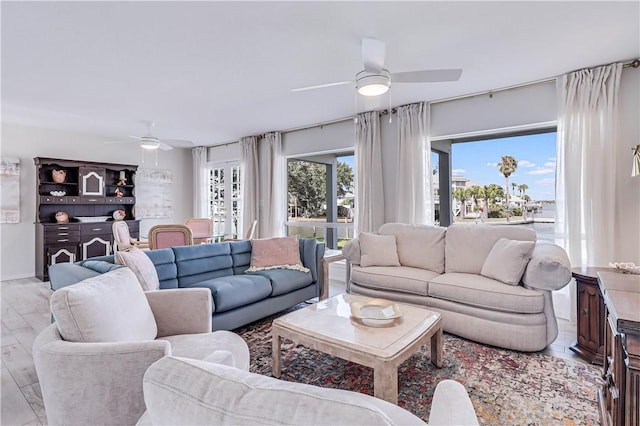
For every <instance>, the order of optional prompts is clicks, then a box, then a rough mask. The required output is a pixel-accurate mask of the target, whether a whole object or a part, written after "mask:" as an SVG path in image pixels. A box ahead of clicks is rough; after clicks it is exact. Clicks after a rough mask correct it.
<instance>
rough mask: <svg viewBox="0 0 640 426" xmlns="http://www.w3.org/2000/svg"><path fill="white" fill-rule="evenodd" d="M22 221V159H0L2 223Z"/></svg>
mask: <svg viewBox="0 0 640 426" xmlns="http://www.w3.org/2000/svg"><path fill="white" fill-rule="evenodd" d="M19 222H20V159H19V158H8V157H7V158H2V159H0V223H19Z"/></svg>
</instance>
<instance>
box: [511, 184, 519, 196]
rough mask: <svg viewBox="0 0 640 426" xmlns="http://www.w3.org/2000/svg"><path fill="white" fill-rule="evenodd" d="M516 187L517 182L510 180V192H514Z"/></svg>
mask: <svg viewBox="0 0 640 426" xmlns="http://www.w3.org/2000/svg"><path fill="white" fill-rule="evenodd" d="M517 187H518V184H517V183H515V182H511V192H512V193H513V194H515V193H516V188H517Z"/></svg>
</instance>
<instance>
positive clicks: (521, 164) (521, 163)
mask: <svg viewBox="0 0 640 426" xmlns="http://www.w3.org/2000/svg"><path fill="white" fill-rule="evenodd" d="M535 166H536V163H532V162H531V161H529V160H520V161H518V167H535Z"/></svg>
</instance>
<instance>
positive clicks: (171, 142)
mask: <svg viewBox="0 0 640 426" xmlns="http://www.w3.org/2000/svg"><path fill="white" fill-rule="evenodd" d="M141 123H142V124H144V125H145V126H147V134H146V135H144V136H129V137H130V138H133V139H136V140H135V141H108V142H105V143H107V144H116V143H138V144H140V148H142V149H146V150H149V151H152V150H156V149H158V148H159V149H161V150H163V151H170V150H172V149H173V148H174V147H176V148H179V147H184V148H188V147H193V146H194V145H193V142H191V141H186V140H181V139H160V138H158V137H156V136H153V135H152V134H151V128H152V127H153V126H155V125H156V123H155V122H153V121H150V120H141Z"/></svg>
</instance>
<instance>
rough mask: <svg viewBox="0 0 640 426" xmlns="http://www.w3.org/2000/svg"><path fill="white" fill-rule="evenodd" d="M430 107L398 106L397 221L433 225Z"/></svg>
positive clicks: (418, 104)
mask: <svg viewBox="0 0 640 426" xmlns="http://www.w3.org/2000/svg"><path fill="white" fill-rule="evenodd" d="M428 117H429V104H427V103H426V102H420V103H417V104H412V105H405V106H401V107H398V163H397V166H396V172H397V180H396V202H395V207H396V221H397V222H402V223H410V224H414V225H415V224H429V225H432V224H433V189H432V182H431V176H432V174H431V172H430V170H431V155H430V153H431V142H430V140H429V139H428V134H429V131H428Z"/></svg>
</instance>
